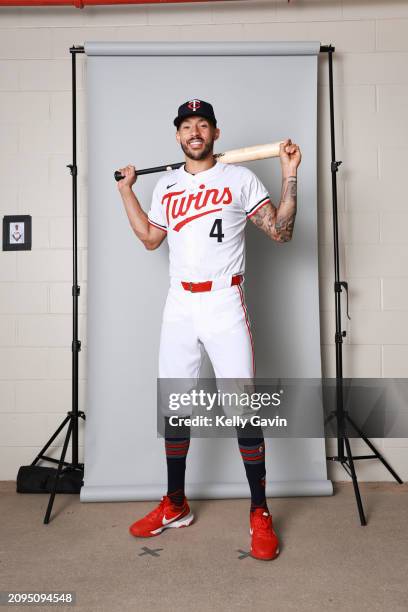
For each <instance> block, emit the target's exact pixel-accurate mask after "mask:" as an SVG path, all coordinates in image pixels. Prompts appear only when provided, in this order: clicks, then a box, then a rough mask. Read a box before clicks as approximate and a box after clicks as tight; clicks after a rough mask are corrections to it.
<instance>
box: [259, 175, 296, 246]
mask: <svg viewBox="0 0 408 612" xmlns="http://www.w3.org/2000/svg"><path fill="white" fill-rule="evenodd" d="M296 199H297V177H296V176H295V175H293V176H287V177H282V195H281V201H280V204H279V206H278V207H276V206H274V204H272V202H268V204H265V206H262V208H260V209H259V210H258V212H257V213H255V214H254V215H253V216H252V217H250V219H251V221H252V222H253V223H255V225H256V226H257V227H259V228H260V229H261V230H263V231H264V232H265V234H267V235H268V236H269V238H272V240H276V241H277V242H288V241H289V240H290V239H291V238H292V233H293V226H294V224H295V216H296Z"/></svg>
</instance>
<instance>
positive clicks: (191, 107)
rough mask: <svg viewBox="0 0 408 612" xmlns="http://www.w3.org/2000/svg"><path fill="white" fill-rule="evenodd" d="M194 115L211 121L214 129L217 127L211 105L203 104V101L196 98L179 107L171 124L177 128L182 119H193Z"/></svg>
mask: <svg viewBox="0 0 408 612" xmlns="http://www.w3.org/2000/svg"><path fill="white" fill-rule="evenodd" d="M194 115H198V116H199V117H205V118H206V119H208V120H209V121H211V123H212V124H213V125H214V127H217V120H216V118H215V115H214V109H213V107H212V105H211V104H210V103H209V102H204V100H197V98H194V99H193V100H188V101H187V102H184V104H182V105H181V106H179V108H178V113H177V117H176V118H175V119H174V121H173V123H174V125H175V126H176V127H177V128H178V127H179V125H180V123H181V122H182V121H183V119H185V118H186V117H193V116H194Z"/></svg>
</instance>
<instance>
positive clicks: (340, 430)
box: [320, 45, 402, 525]
mask: <svg viewBox="0 0 408 612" xmlns="http://www.w3.org/2000/svg"><path fill="white" fill-rule="evenodd" d="M334 49H335V48H334V47H333V46H332V45H329V46H327V47H321V48H320V50H321V51H327V52H328V54H329V93H330V137H331V166H330V168H331V175H332V198H333V243H334V278H335V280H334V295H335V315H336V332H335V346H336V409H335V410H334V411H333V412H332V414H330V415H329V416H328V418H327V419H326V420H325V425H326V424H327V423H328V422H329V421H330V420H331V419H332V418H336V420H337V455H335V456H332V457H327V460H328V461H338V462H339V463H341V465H342V466H343V468H344V469H345V471H346V472H347V474H348V475H349V476H350V477H351V480H352V483H353V488H354V494H355V497H356V502H357V508H358V513H359V516H360V523H361V525H366V524H367V520H366V517H365V514H364V508H363V504H362V501H361V495H360V489H359V486H358V480H357V475H356V471H355V467H354V461H356V460H360V459H379V460H380V461H381V463H382V464H383V465H384V466H385V467H386V468H387V470H388V471H389V472H390V473H391V474H392V476H393V478H395V480H396V481H397V482H398V483H400V484H401V483H402V480H401V478H400V477H399V476H398V474H396V472H395V471H394V470H393V469H392V467H391V466H390V465H389V464H388V463H387V461H386V460H385V459H384V457H383V456H382V455H381V453H380V452H379V451H378V450H377V449H376V448H375V446H374V445H373V443H372V442H370V440H369V439H368V438H367V437H366V436H365V435H364V433H363V432H362V431H361V430H360V429H359V428H358V427H357V425H356V424H355V423H354V421H353V420H352V419H351V417H350V416H349V414H348V412H347V411H346V410H345V409H344V397H343V338H345V336H346V331H344V330H342V329H341V327H342V326H341V293H342V289H343V288H344V290H345V291H346V296H347V317H348V318H350V317H349V315H348V284H347V283H346V282H345V281H340V264H339V233H338V212H337V180H336V172H337V171H338V168H339V166H340V164H341V163H342V162H341V161H336V150H335V136H334V103H333V52H334ZM348 424H350V425H351V426H352V427H353V429H354V431H355V432H356V433H357V435H358V437H360V438H361V439H362V440H363V441H364V442H365V443H366V444H367V446H368V447H369V448H370V450H371V451H372V452H373V454H372V455H356V456H354V457H353V454H352V452H351V448H350V440H349V438H348V435H347V425H348ZM344 448H346V452H347V455H346V454H345V452H344Z"/></svg>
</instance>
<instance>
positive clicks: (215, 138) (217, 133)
mask: <svg viewBox="0 0 408 612" xmlns="http://www.w3.org/2000/svg"><path fill="white" fill-rule="evenodd" d="M220 133H221V130H220V128H215V132H214V140H218V138H219V137H220Z"/></svg>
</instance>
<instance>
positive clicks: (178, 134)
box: [176, 130, 180, 144]
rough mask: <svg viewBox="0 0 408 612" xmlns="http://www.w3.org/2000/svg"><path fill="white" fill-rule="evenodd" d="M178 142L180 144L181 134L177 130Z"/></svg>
mask: <svg viewBox="0 0 408 612" xmlns="http://www.w3.org/2000/svg"><path fill="white" fill-rule="evenodd" d="M176 140H177V142H178V143H179V144H180V133H179V131H178V130H177V132H176Z"/></svg>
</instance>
